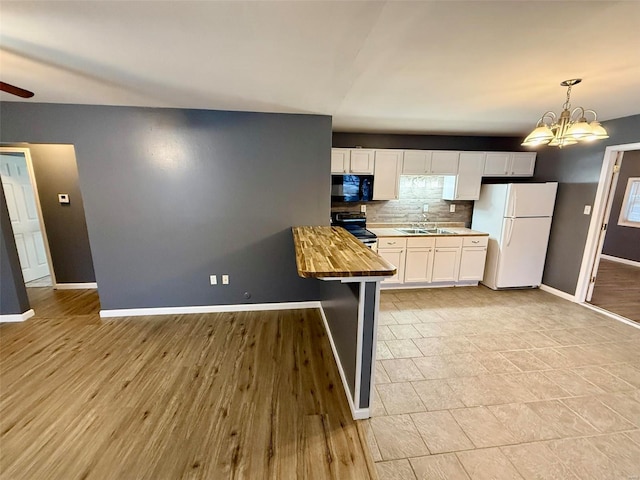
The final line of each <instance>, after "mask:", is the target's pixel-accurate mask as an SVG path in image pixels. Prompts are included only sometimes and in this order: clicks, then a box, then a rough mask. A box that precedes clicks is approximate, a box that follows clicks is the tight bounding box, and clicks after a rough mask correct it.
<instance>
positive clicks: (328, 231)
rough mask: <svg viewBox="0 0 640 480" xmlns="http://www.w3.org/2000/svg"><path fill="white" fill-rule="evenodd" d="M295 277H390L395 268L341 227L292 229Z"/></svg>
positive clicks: (393, 273)
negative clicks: (296, 267)
mask: <svg viewBox="0 0 640 480" xmlns="http://www.w3.org/2000/svg"><path fill="white" fill-rule="evenodd" d="M292 230H293V243H294V245H295V249H296V264H297V266H298V275H300V276H301V277H304V278H331V277H390V276H392V275H395V273H396V271H397V269H396V267H394V266H393V265H391V264H390V263H389V262H387V261H386V260H385V259H383V258H382V257H380V256H379V255H378V254H377V253H375V252H374V251H373V250H371V249H370V248H367V247H366V246H364V244H362V243H361V242H360V241H358V240H357V239H356V238H355V237H354V236H353V235H351V234H350V233H349V232H347V231H346V230H345V229H344V228H341V227H324V226H318V227H293V228H292Z"/></svg>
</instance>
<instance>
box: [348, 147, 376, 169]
mask: <svg viewBox="0 0 640 480" xmlns="http://www.w3.org/2000/svg"><path fill="white" fill-rule="evenodd" d="M374 152H375V150H371V149H368V148H367V149H365V148H354V149H352V150H351V168H350V171H351V173H360V174H372V173H373V162H374Z"/></svg>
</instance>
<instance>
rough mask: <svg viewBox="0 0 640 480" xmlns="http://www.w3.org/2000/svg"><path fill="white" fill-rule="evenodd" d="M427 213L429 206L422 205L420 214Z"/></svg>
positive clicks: (426, 204)
mask: <svg viewBox="0 0 640 480" xmlns="http://www.w3.org/2000/svg"><path fill="white" fill-rule="evenodd" d="M428 211H429V204H428V203H425V204H424V205H422V212H423V213H427V212H428Z"/></svg>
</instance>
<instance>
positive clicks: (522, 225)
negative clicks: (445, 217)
mask: <svg viewBox="0 0 640 480" xmlns="http://www.w3.org/2000/svg"><path fill="white" fill-rule="evenodd" d="M557 190H558V183H557V182H547V183H507V184H491V185H482V188H481V190H480V199H479V200H476V201H475V203H474V207H473V220H472V222H471V228H472V229H473V230H478V231H481V232H487V233H488V234H489V245H488V247H487V261H486V264H485V269H484V278H483V279H482V282H481V283H483V284H484V285H486V286H487V287H489V288H492V289H493V290H497V289H500V288H518V287H519V288H525V287H538V286H540V283H542V271H543V269H544V261H545V258H546V256H547V245H548V243H549V232H550V230H551V219H552V216H553V207H554V205H555V201H556V192H557Z"/></svg>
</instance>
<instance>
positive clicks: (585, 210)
mask: <svg viewBox="0 0 640 480" xmlns="http://www.w3.org/2000/svg"><path fill="white" fill-rule="evenodd" d="M583 213H584V214H585V215H590V214H591V205H585V206H584V212H583Z"/></svg>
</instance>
